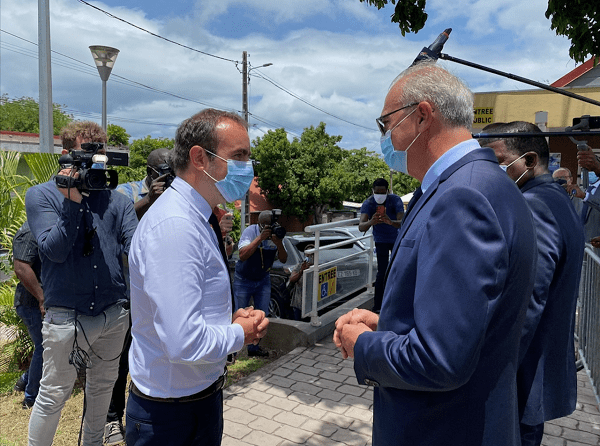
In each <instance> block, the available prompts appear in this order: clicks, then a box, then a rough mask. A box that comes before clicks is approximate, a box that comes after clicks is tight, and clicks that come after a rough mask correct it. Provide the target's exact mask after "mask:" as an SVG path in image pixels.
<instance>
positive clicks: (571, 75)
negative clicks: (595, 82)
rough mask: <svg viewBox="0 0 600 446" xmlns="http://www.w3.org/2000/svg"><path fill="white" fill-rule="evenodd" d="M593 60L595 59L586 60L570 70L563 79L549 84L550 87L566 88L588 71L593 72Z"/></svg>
mask: <svg viewBox="0 0 600 446" xmlns="http://www.w3.org/2000/svg"><path fill="white" fill-rule="evenodd" d="M594 59H595V58H594V57H592V58H591V59H589V60H587V61H586V62H584V63H583V64H581V65H579V66H578V67H576V68H575V69H574V70H571V71H570V72H568V73H567V74H565V75H564V76H563V77H561V78H560V79H558V80H557V81H555V82H553V83H552V84H550V86H552V87H556V88H562V87H566V86H568V85H570V84H572V83H573V82H574V81H576V80H577V79H579V78H581V77H582V76H583V75H585V74H586V73H588V72H589V71H590V70H593V69H594V68H595V67H594Z"/></svg>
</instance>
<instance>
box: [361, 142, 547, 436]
mask: <svg viewBox="0 0 600 446" xmlns="http://www.w3.org/2000/svg"><path fill="white" fill-rule="evenodd" d="M535 243H536V242H535V230H534V226H533V220H532V217H531V212H530V211H529V208H528V207H527V203H526V202H525V199H524V198H523V195H522V194H521V192H520V191H519V189H518V188H517V187H516V186H515V184H514V183H513V182H512V181H511V180H510V179H509V178H508V176H507V175H506V173H504V172H503V171H502V170H501V169H499V168H498V162H497V160H496V157H495V155H494V152H493V151H492V150H490V149H477V150H474V151H472V152H470V153H468V154H467V155H465V156H464V157H463V158H461V159H460V160H459V161H457V162H456V163H454V164H453V165H452V166H450V167H449V168H448V169H446V170H445V171H444V172H443V173H442V174H441V175H440V177H439V178H438V179H437V180H436V181H435V182H434V183H433V184H432V185H431V186H430V187H429V188H428V189H427V191H426V192H425V193H424V194H423V196H422V197H421V198H420V199H419V201H418V202H417V203H416V204H415V206H414V208H413V209H412V210H410V211H409V213H408V215H407V217H406V219H405V221H404V223H403V225H402V227H401V228H400V233H399V235H398V240H397V241H396V246H395V247H394V250H393V252H392V258H391V260H390V266H389V269H388V277H387V281H386V284H385V291H384V296H383V305H382V308H381V315H380V318H379V325H378V329H377V331H376V332H372V333H371V332H367V333H363V334H362V335H360V336H359V337H358V340H357V343H356V345H355V349H354V353H355V360H354V369H355V372H356V376H357V378H358V380H359V382H360V383H374V385H375V386H376V387H375V389H374V406H373V407H374V410H373V412H374V420H373V445H374V446H381V445H394V446H397V445H411V446H415V445H427V446H431V445H444V446H448V445H456V446H471V445H472V446H490V445H497V446H511V445H519V444H520V439H519V426H518V422H519V420H518V409H517V389H516V387H517V386H516V373H517V361H518V351H519V341H520V338H521V330H522V328H523V323H524V319H525V312H526V309H527V304H528V301H529V298H530V297H531V292H532V289H533V281H534V276H535V264H536V255H535V254H536V250H535V246H536V245H535Z"/></svg>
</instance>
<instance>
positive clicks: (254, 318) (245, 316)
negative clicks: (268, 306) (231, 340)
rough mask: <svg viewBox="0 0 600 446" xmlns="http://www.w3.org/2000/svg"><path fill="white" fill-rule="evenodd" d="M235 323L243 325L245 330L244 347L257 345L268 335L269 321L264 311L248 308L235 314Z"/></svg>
mask: <svg viewBox="0 0 600 446" xmlns="http://www.w3.org/2000/svg"><path fill="white" fill-rule="evenodd" d="M233 323H234V324H238V325H241V326H242V328H243V329H244V345H247V344H254V345H256V344H258V341H259V340H260V339H261V338H263V337H264V336H265V335H266V334H267V327H268V326H269V319H267V318H266V317H265V312H264V311H261V310H255V309H254V308H253V307H248V308H243V309H239V310H237V311H236V312H235V314H234V315H233Z"/></svg>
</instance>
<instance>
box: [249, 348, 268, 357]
mask: <svg viewBox="0 0 600 446" xmlns="http://www.w3.org/2000/svg"><path fill="white" fill-rule="evenodd" d="M248 356H249V357H252V356H258V357H260V358H266V357H267V356H269V352H268V351H267V350H264V349H263V348H262V347H260V346H257V347H256V348H253V349H252V350H250V349H248Z"/></svg>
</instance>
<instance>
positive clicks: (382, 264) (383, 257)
mask: <svg viewBox="0 0 600 446" xmlns="http://www.w3.org/2000/svg"><path fill="white" fill-rule="evenodd" d="M393 248H394V244H393V243H375V252H376V253H377V277H376V278H375V296H373V311H375V312H379V311H380V310H381V301H382V300H383V289H384V283H383V280H384V279H385V272H386V271H387V267H388V263H389V261H390V253H391V252H392V249H393Z"/></svg>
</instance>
